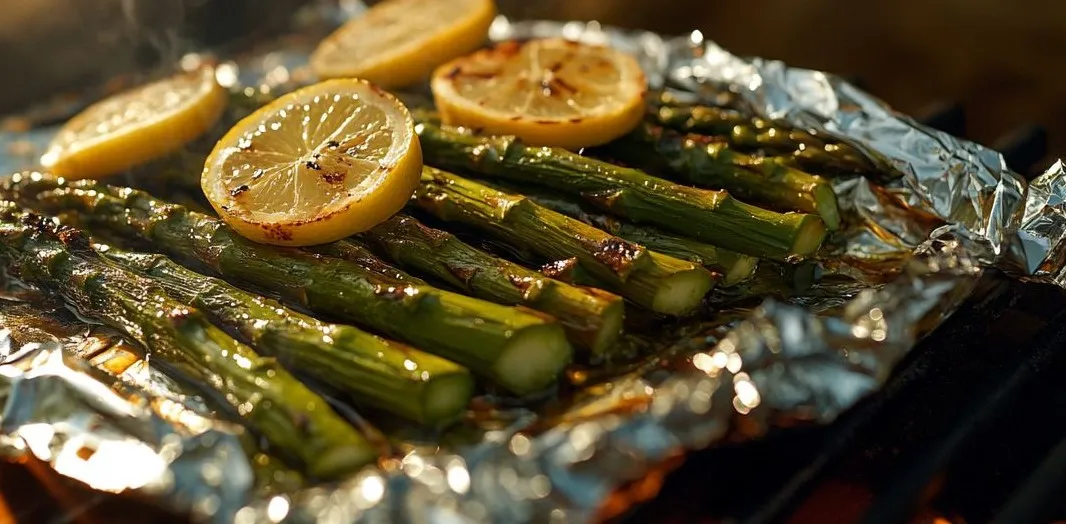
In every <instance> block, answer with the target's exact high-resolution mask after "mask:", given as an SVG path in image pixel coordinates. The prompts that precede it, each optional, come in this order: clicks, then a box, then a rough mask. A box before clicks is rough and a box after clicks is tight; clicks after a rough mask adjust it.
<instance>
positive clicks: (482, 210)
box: [415, 168, 715, 315]
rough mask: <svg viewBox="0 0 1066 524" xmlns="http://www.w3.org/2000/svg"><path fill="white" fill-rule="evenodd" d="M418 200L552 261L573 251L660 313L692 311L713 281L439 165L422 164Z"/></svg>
mask: <svg viewBox="0 0 1066 524" xmlns="http://www.w3.org/2000/svg"><path fill="white" fill-rule="evenodd" d="M415 202H416V204H417V205H418V206H419V207H420V208H422V209H424V210H425V211H427V212H428V213H430V214H432V215H434V216H436V217H437V218H439V219H441V220H445V221H456V222H461V223H464V224H467V225H470V226H473V227H476V228H478V229H480V230H483V231H485V232H487V233H489V234H491V235H493V236H495V237H496V238H498V239H500V240H502V241H504V242H508V243H512V244H516V245H519V246H527V247H528V248H529V249H530V250H532V251H534V252H536V253H538V254H539V255H541V256H543V257H546V258H548V259H549V260H562V259H567V258H570V257H575V258H577V260H578V261H579V263H580V264H581V266H582V267H583V268H585V270H586V271H588V272H589V273H590V274H591V275H592V276H593V277H594V278H596V279H597V283H599V284H600V285H602V286H604V287H605V288H606V289H609V290H612V291H615V292H617V293H619V294H620V295H622V296H624V297H626V298H628V299H630V300H632V301H633V302H636V303H637V304H640V305H642V306H644V307H646V308H648V309H651V310H652V311H655V312H658V313H664V314H668V315H682V314H685V313H687V312H689V311H691V310H692V309H694V308H695V307H696V306H698V305H699V304H700V301H701V300H702V299H703V296H704V295H706V294H707V292H709V291H710V290H711V288H713V287H714V284H715V279H714V277H713V275H712V274H711V273H710V272H709V271H707V270H705V269H703V268H702V267H699V266H697V265H695V264H693V263H691V262H686V261H684V260H679V259H676V258H673V257H669V256H666V255H661V254H659V253H655V252H654V251H648V250H647V249H645V248H644V247H642V246H638V245H636V244H633V243H630V242H627V241H625V240H623V239H621V238H618V237H616V236H613V235H610V234H608V233H605V232H603V231H600V230H599V229H596V228H594V227H591V226H589V225H588V224H585V223H584V222H581V221H579V220H574V219H572V218H569V217H567V216H565V215H562V214H559V213H556V212H554V211H552V210H550V209H546V208H543V207H541V206H538V205H536V204H534V203H533V202H532V201H530V200H529V199H526V198H525V197H522V196H520V195H512V194H509V193H505V192H502V191H497V190H495V189H492V188H491V187H488V186H485V185H483V184H479V183H477V182H474V181H472V180H468V179H465V178H462V177H459V176H456V175H453V174H451V173H446V172H444V171H440V170H437V169H433V168H424V169H423V170H422V184H421V186H420V187H419V188H418V189H417V190H416V191H415Z"/></svg>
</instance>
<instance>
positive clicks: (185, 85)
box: [41, 66, 227, 178]
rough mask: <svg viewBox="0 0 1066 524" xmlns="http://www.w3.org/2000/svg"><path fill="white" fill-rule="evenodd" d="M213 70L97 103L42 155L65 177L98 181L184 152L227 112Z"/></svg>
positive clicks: (46, 163)
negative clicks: (163, 157)
mask: <svg viewBox="0 0 1066 524" xmlns="http://www.w3.org/2000/svg"><path fill="white" fill-rule="evenodd" d="M226 100H227V95H226V90H225V88H223V87H222V86H220V85H219V84H218V82H216V81H215V71H214V68H211V67H206V66H205V67H202V68H200V69H198V70H196V71H192V72H188V73H183V74H179V75H175V76H172V77H169V78H166V79H163V80H160V81H157V82H153V83H150V84H146V85H143V86H140V87H138V88H135V89H132V90H130V91H126V92H123V93H118V94H116V95H114V96H111V97H109V98H105V99H104V100H101V101H100V102H97V103H95V104H93V105H91V106H89V107H88V108H86V109H85V110H84V111H82V112H81V113H79V114H78V115H76V116H75V117H74V118H72V119H70V121H68V122H67V123H66V124H65V125H64V126H63V127H62V128H61V129H60V130H59V132H58V133H57V134H56V136H55V138H54V139H53V140H52V142H51V143H50V144H49V145H48V148H47V149H46V150H45V153H44V155H42V156H41V166H42V167H44V168H45V169H46V170H48V171H51V172H52V173H54V174H56V175H60V176H64V177H67V178H99V177H104V176H108V175H114V174H116V173H121V172H122V171H125V170H127V169H129V168H131V167H134V166H136V165H138V164H142V163H144V162H148V161H149V160H154V159H156V158H159V157H162V156H165V155H167V154H169V153H172V152H174V151H177V150H179V149H181V147H182V146H184V145H185V144H187V143H188V142H190V141H192V140H193V139H195V138H196V137H198V136H200V135H201V134H203V133H204V132H206V131H207V130H208V129H210V128H211V126H213V125H214V124H215V122H217V121H218V119H219V118H220V117H221V116H222V111H223V110H224V109H225V108H226Z"/></svg>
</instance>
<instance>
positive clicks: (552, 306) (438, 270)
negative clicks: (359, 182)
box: [338, 215, 623, 356]
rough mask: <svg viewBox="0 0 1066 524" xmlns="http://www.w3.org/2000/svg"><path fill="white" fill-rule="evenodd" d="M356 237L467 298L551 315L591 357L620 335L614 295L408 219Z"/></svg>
mask: <svg viewBox="0 0 1066 524" xmlns="http://www.w3.org/2000/svg"><path fill="white" fill-rule="evenodd" d="M360 236H361V237H362V238H363V239H365V240H366V241H367V242H369V243H371V244H374V245H376V246H378V247H380V248H381V249H382V250H384V251H385V252H387V253H388V255H389V257H390V258H391V259H392V260H395V261H396V262H397V263H399V264H400V265H402V266H405V267H412V268H415V269H417V270H418V271H422V272H424V273H427V274H430V275H433V276H434V277H436V278H438V279H440V280H442V281H444V282H447V283H448V284H450V285H452V286H454V287H456V288H457V289H461V290H463V291H464V292H466V293H468V294H471V295H473V296H476V297H479V298H483V299H486V300H491V301H493V302H499V303H501V304H509V305H519V304H521V305H524V306H527V307H530V308H533V309H536V310H538V311H542V312H544V313H548V314H549V315H552V316H554V317H556V318H557V319H559V321H560V322H561V323H562V324H563V326H564V327H565V328H566V330H567V334H568V335H569V336H570V340H571V341H573V342H574V343H575V344H577V345H579V346H581V347H583V348H586V349H588V350H590V351H591V352H592V354H594V355H596V356H603V355H604V354H605V353H606V352H608V351H609V350H610V348H611V347H612V345H613V344H614V342H615V341H616V340H617V339H618V335H619V334H620V333H621V330H622V314H623V305H622V299H621V298H620V297H618V296H617V295H613V294H611V293H607V292H605V291H601V290H599V289H595V288H579V287H575V286H571V285H569V284H564V283H562V282H559V281H556V280H552V279H550V278H547V277H545V276H544V275H543V274H540V273H538V272H536V271H532V270H530V269H527V268H525V267H522V266H520V265H518V264H515V263H513V262H510V261H507V260H504V259H501V258H498V257H495V256H493V255H490V254H489V253H486V252H484V251H482V250H480V249H477V248H475V247H474V246H471V245H470V244H467V243H465V242H463V241H462V240H459V239H458V238H456V237H455V235H452V234H451V233H448V232H446V231H441V230H439V229H434V228H431V227H428V226H426V225H425V224H423V223H421V222H419V221H418V220H417V219H415V218H413V217H410V216H406V215H397V216H394V217H392V218H391V219H389V220H387V221H385V222H384V223H382V224H379V225H378V226H376V227H374V228H373V229H371V230H370V231H367V232H365V233H362V234H361V235H360ZM338 244H340V243H338ZM340 245H343V244H340Z"/></svg>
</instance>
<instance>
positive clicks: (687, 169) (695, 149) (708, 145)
mask: <svg viewBox="0 0 1066 524" xmlns="http://www.w3.org/2000/svg"><path fill="white" fill-rule="evenodd" d="M605 149H606V150H608V151H609V152H610V154H611V155H612V156H614V157H617V158H619V159H621V160H623V161H626V162H633V163H639V164H640V165H645V166H655V167H660V168H665V169H666V170H668V171H672V172H673V173H676V174H677V175H679V176H681V177H682V178H684V179H685V180H686V181H688V182H691V183H693V184H696V185H698V186H704V187H711V188H715V189H725V190H727V191H729V192H730V193H731V194H734V195H736V196H737V197H739V198H741V199H744V200H749V201H752V202H756V203H760V204H764V205H767V206H770V207H772V208H776V209H781V210H785V211H804V212H808V213H817V214H818V215H820V216H821V217H822V221H823V222H825V225H826V227H828V228H829V229H837V228H838V227H839V226H840V212H839V210H838V209H837V197H836V193H834V192H833V186H832V184H830V183H829V181H828V180H826V179H824V178H822V177H818V176H814V175H811V174H808V173H804V172H803V171H799V170H797V169H794V168H792V167H789V166H787V165H785V164H784V163H782V162H779V161H777V159H775V158H773V157H762V156H751V155H745V154H743V153H739V152H737V151H735V150H733V149H732V148H730V146H729V144H728V143H726V142H723V141H718V140H714V139H709V138H707V137H703V136H699V135H684V134H681V133H677V132H674V131H670V130H666V129H663V128H662V127H659V126H654V125H652V124H647V123H643V124H641V125H638V126H637V128H636V129H634V130H633V132H632V133H630V134H629V135H628V136H627V137H626V138H625V139H623V140H620V141H616V142H614V143H613V144H610V145H608V146H607V147H606V148H605Z"/></svg>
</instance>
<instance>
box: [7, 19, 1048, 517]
mask: <svg viewBox="0 0 1066 524" xmlns="http://www.w3.org/2000/svg"><path fill="white" fill-rule="evenodd" d="M344 5H346V6H348V8H349V9H350V11H349V12H350V13H357V12H358V11H359V4H358V2H345V3H344ZM336 15H337V13H336V12H334V13H332V14H331V15H330V16H336ZM490 36H491V38H492V39H493V40H505V39H512V38H529V37H540V36H563V37H566V38H570V39H575V40H583V41H587V42H593V43H607V44H610V45H613V46H616V47H618V48H620V49H623V50H625V51H628V52H631V53H633V54H635V55H636V56H637V57H638V58H639V59H640V61H641V64H642V65H643V66H644V67H645V69H646V71H647V73H648V76H649V79H650V81H651V82H652V87H653V88H656V89H665V90H668V91H669V92H670V93H672V94H673V95H675V96H679V97H687V98H689V99H693V100H700V99H701V98H710V97H712V96H714V93H715V92H717V91H720V90H722V89H728V90H730V91H732V92H734V93H735V94H736V95H737V97H739V100H740V101H741V102H742V103H743V105H745V106H746V107H747V108H748V109H750V110H751V111H752V112H753V113H755V114H757V115H761V116H763V117H766V118H769V119H772V120H774V121H777V122H780V123H783V124H786V125H789V126H793V127H797V128H803V129H807V130H810V131H812V132H814V133H817V134H822V135H826V136H831V137H834V138H837V139H839V140H842V141H845V142H847V143H849V144H851V145H853V146H854V147H856V148H858V149H859V150H861V151H863V152H864V153H865V154H867V155H868V156H869V157H870V159H871V160H872V161H873V162H876V163H877V164H878V165H880V166H882V167H883V168H884V170H885V171H886V173H890V174H891V175H892V176H891V177H889V178H890V180H891V181H890V182H888V183H887V184H881V185H878V184H875V183H873V182H871V181H868V180H866V179H863V178H850V179H847V178H845V179H839V180H838V181H837V182H836V189H837V192H838V196H839V199H840V203H841V208H842V211H843V212H844V214H845V219H846V223H847V224H848V225H847V227H846V228H845V229H843V230H842V231H841V232H839V233H838V234H837V235H835V236H834V237H833V238H832V239H831V241H830V242H829V248H828V249H827V250H826V254H825V255H824V257H823V260H820V261H819V264H820V268H819V272H820V273H821V276H822V278H821V279H820V281H819V282H818V283H817V284H815V285H814V287H813V288H812V289H811V290H809V291H807V292H805V293H802V294H800V295H797V296H794V297H791V298H789V299H782V298H773V299H767V300H765V301H763V302H762V303H761V304H759V305H757V307H754V308H751V307H739V306H735V305H724V306H723V307H722V309H720V310H719V311H717V312H716V313H714V314H713V315H712V317H711V318H713V319H716V320H715V321H710V322H706V323H696V322H689V323H688V324H685V325H682V326H676V329H674V330H673V332H672V333H671V336H670V337H669V339H668V341H667V342H666V343H665V344H663V345H662V346H661V347H657V348H656V350H655V351H653V352H649V354H648V356H647V357H646V358H644V359H642V360H640V361H639V362H637V363H635V364H633V365H630V366H628V367H626V368H625V369H622V370H617V371H615V372H613V374H612V375H611V376H609V377H607V378H606V379H603V378H601V377H594V378H590V377H592V376H593V375H594V374H595V373H596V370H595V369H586V370H575V371H574V372H573V373H572V374H571V375H572V376H571V377H570V378H571V382H573V383H574V384H575V388H574V389H576V391H575V392H574V393H573V394H572V395H570V396H568V397H567V398H564V399H562V400H561V401H559V402H556V403H554V404H553V403H550V402H549V404H548V407H547V408H544V409H542V410H538V411H533V410H531V409H528V408H524V407H511V406H502V405H496V406H493V405H492V404H491V399H478V400H477V401H475V404H477V405H476V406H474V407H473V408H472V410H471V414H470V416H469V417H468V420H467V421H465V422H464V423H463V426H464V429H465V430H467V431H466V433H467V435H466V436H465V438H461V439H453V438H451V437H453V435H451V434H434V435H424V434H420V433H418V432H417V431H416V432H404V431H396V430H394V429H393V428H385V429H383V430H382V432H383V433H384V434H388V435H389V436H388V437H383V439H384V440H386V441H387V444H386V445H387V446H388V447H389V448H390V449H391V450H392V451H393V455H392V456H390V457H387V458H384V459H382V460H381V461H380V462H379V464H377V465H376V466H375V467H371V468H367V469H365V470H364V471H362V472H360V473H359V474H357V475H355V476H353V477H352V478H350V479H347V480H345V481H342V482H340V483H338V484H330V485H310V484H308V483H305V482H304V481H303V480H302V479H301V478H300V477H299V475H298V474H296V473H295V472H292V471H288V470H286V469H285V467H284V466H280V465H278V464H276V461H272V460H271V458H270V457H268V456H266V455H264V454H262V453H257V452H256V451H255V449H254V447H255V446H254V442H250V441H249V439H248V437H247V436H246V435H244V434H243V432H242V431H241V430H240V428H238V427H235V426H233V425H231V424H228V423H226V422H224V421H222V420H219V419H216V418H214V417H213V415H212V414H211V412H210V411H209V410H207V409H206V408H205V407H204V406H203V404H202V403H201V401H200V400H199V399H198V398H197V397H196V395H195V394H192V393H187V392H184V391H183V390H182V389H181V387H180V386H179V385H177V384H174V383H173V382H172V381H170V380H169V379H168V378H167V377H166V376H164V375H162V374H161V373H159V372H158V371H156V370H155V369H154V368H153V366H152V365H151V363H150V360H144V357H143V355H141V354H139V353H138V352H137V350H136V349H135V348H128V347H126V346H124V345H123V344H122V343H121V342H120V341H118V340H117V339H116V338H115V337H113V336H110V335H107V333H106V331H105V330H100V329H97V328H91V327H87V326H86V325H85V324H84V323H81V322H78V321H77V320H76V319H72V318H70V316H69V313H66V312H65V311H62V310H53V309H51V308H49V307H48V306H47V304H46V303H45V304H42V303H41V299H40V297H37V298H33V299H27V298H26V297H24V296H21V295H13V296H11V297H8V298H7V299H5V300H3V301H0V326H2V327H3V328H4V329H3V330H2V331H0V335H2V336H0V405H2V406H3V412H2V413H3V414H2V419H0V450H2V451H3V453H4V454H6V455H8V456H18V455H25V454H31V455H33V456H34V457H36V459H38V460H41V461H44V462H47V463H48V464H50V465H51V466H52V467H53V468H54V469H55V470H56V471H57V472H59V473H61V474H63V475H67V476H70V477H73V478H76V479H78V480H81V481H82V482H85V483H86V484H88V485H90V486H92V487H95V488H96V489H101V490H105V491H112V492H125V493H129V494H131V495H132V496H137V497H147V498H150V499H151V500H153V501H156V502H157V503H158V504H160V505H162V506H164V507H166V508H168V509H172V510H174V511H179V512H188V513H190V514H192V515H194V516H195V517H196V518H197V519H198V520H209V521H215V522H236V523H239V524H240V523H251V522H433V523H436V522H449V523H450V522H496V523H506V522H590V521H596V520H597V519H600V518H602V517H604V516H605V514H604V511H603V507H604V504H605V502H606V501H607V500H608V498H609V497H610V496H611V494H612V493H614V492H615V490H616V489H618V488H619V486H621V485H623V484H625V483H627V482H630V481H634V480H637V479H640V478H642V477H643V476H645V475H646V474H647V473H648V472H649V471H651V470H653V469H654V468H657V467H659V466H660V465H661V464H663V463H664V462H666V461H668V460H671V459H674V458H677V457H679V456H681V455H683V454H684V453H685V452H686V451H687V450H691V449H699V448H704V447H707V446H711V445H714V444H715V443H716V442H718V441H720V440H721V439H723V438H724V437H725V436H727V435H728V436H729V437H730V438H731V439H732V440H735V439H745V438H748V439H751V438H758V437H760V436H761V435H762V434H764V433H765V431H766V430H767V429H769V428H772V427H777V426H784V425H794V424H797V423H815V424H820V423H828V422H830V421H832V420H834V419H835V418H836V417H837V416H838V415H839V414H840V413H842V412H843V411H844V410H847V409H848V408H850V407H851V406H853V405H854V404H855V403H856V402H857V401H858V400H859V399H861V398H863V397H864V396H865V395H868V394H870V393H871V392H873V391H875V390H877V389H878V388H879V387H880V385H881V384H882V383H883V382H884V381H885V380H886V379H887V377H888V376H889V374H890V372H891V370H892V368H893V366H894V365H895V364H896V363H897V362H898V361H899V360H900V359H901V358H902V357H903V356H904V355H905V354H906V353H907V351H909V350H910V349H911V348H912V347H913V346H914V344H915V343H916V342H917V341H918V340H919V339H920V338H921V337H922V336H924V335H925V334H927V333H929V332H930V331H931V330H933V329H935V328H936V327H937V326H938V325H939V324H940V323H941V322H942V321H943V320H944V319H945V318H946V317H947V316H948V315H950V314H951V312H952V311H953V310H954V309H955V308H957V307H958V306H959V304H960V303H961V302H962V301H963V300H965V299H966V297H967V296H969V295H970V293H971V292H972V291H973V289H974V286H975V284H976V282H977V279H978V278H979V277H980V276H981V274H982V273H983V272H984V271H985V270H986V269H988V268H992V267H997V268H1001V269H1004V270H1007V271H1008V272H1010V273H1011V274H1014V275H1018V276H1019V277H1021V278H1027V279H1033V280H1038V281H1044V282H1054V283H1056V284H1058V285H1060V286H1066V275H1064V271H1066V270H1064V264H1063V261H1064V259H1066V252H1064V250H1066V243H1064V242H1063V241H1062V240H1063V237H1064V235H1066V180H1064V177H1066V169H1064V167H1063V164H1062V163H1057V164H1056V165H1055V166H1053V167H1052V168H1051V169H1050V170H1048V172H1047V173H1045V174H1044V175H1043V176H1041V177H1039V178H1038V179H1036V180H1034V181H1033V182H1032V184H1030V185H1027V184H1026V183H1025V181H1024V180H1023V179H1022V178H1021V177H1019V176H1018V175H1016V174H1014V173H1012V172H1010V171H1009V170H1008V169H1007V168H1006V167H1005V163H1004V161H1003V158H1002V157H1001V156H1000V155H999V154H998V153H995V152H994V151H991V150H989V149H986V148H983V147H981V146H979V145H977V144H973V143H970V142H966V141H963V140H960V139H957V138H954V137H951V136H949V135H946V134H944V133H941V132H939V131H936V130H933V129H930V128H927V127H925V126H922V125H920V124H917V123H916V122H914V121H913V120H911V119H910V118H907V117H905V116H902V115H899V114H896V113H894V112H893V111H892V110H891V109H889V108H888V107H887V106H885V105H884V104H883V103H881V102H880V101H878V100H877V99H875V98H874V97H872V96H870V95H869V94H866V93H864V92H862V91H860V90H858V89H857V88H855V87H854V86H851V85H850V84H848V83H846V82H844V81H842V80H841V79H839V78H837V77H835V76H833V75H830V74H827V73H823V72H819V71H810V70H804V69H796V68H790V67H788V66H786V65H785V64H782V63H780V62H776V61H770V60H764V59H759V58H754V59H745V58H740V57H737V56H734V55H732V54H730V53H728V52H727V51H725V50H723V49H721V48H720V47H718V46H717V45H715V44H714V43H713V42H711V41H709V40H707V39H705V38H704V36H703V35H701V34H699V33H698V32H694V33H692V34H690V35H684V36H680V37H672V38H667V37H662V36H659V35H656V34H653V33H648V32H639V31H636V32H634V31H620V30H614V29H611V28H605V27H601V26H600V25H599V24H596V23H584V22H568V23H560V22H541V21H534V22H530V21H521V22H511V21H509V20H507V19H506V18H503V17H500V18H498V19H497V21H496V23H495V24H494V25H493V27H492V30H491V34H490ZM306 51H307V48H306V46H303V47H301V45H300V44H298V43H296V44H294V43H292V42H286V43H284V48H283V49H281V50H275V51H272V52H268V53H266V54H260V55H255V56H253V57H250V58H244V59H240V60H236V61H234V62H226V63H223V65H222V68H221V71H223V72H224V73H223V74H225V76H226V78H228V79H229V81H230V83H231V84H232V85H237V86H240V85H246V86H251V87H260V86H266V87H263V88H264V89H266V88H269V89H274V90H282V89H288V88H291V87H292V86H293V85H295V84H300V83H305V82H307V81H310V78H309V77H308V76H307V72H306V69H305V68H304V63H305V60H304V59H305V57H306ZM220 79H222V77H221V76H220ZM35 133H37V134H26V133H17V134H13V133H6V134H0V146H3V145H4V144H5V143H6V144H10V143H12V142H17V141H19V140H22V141H28V142H33V141H34V140H39V139H40V138H39V137H40V136H41V135H45V136H46V135H47V133H46V132H40V131H37V132H35ZM6 160H7V164H3V165H2V167H4V168H5V169H8V168H10V169H9V170H14V169H18V168H22V167H27V166H25V165H21V164H20V163H19V162H20V161H19V160H17V159H16V158H15V157H14V156H8V158H7V159H6ZM42 311H43V313H42ZM46 318H47V319H52V320H51V321H49V322H45V321H44V320H42V319H46ZM577 377H583V378H581V379H578V378H577ZM482 404H488V405H489V406H490V407H489V408H482V407H480V406H481V405H482ZM352 418H353V419H355V420H361V419H359V417H358V414H353V415H352ZM471 435H472V436H471ZM86 449H87V450H88V451H86ZM131 463H136V464H137V467H136V468H130V467H129V465H130V464H131ZM720 481H721V482H728V479H722V480H720Z"/></svg>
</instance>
